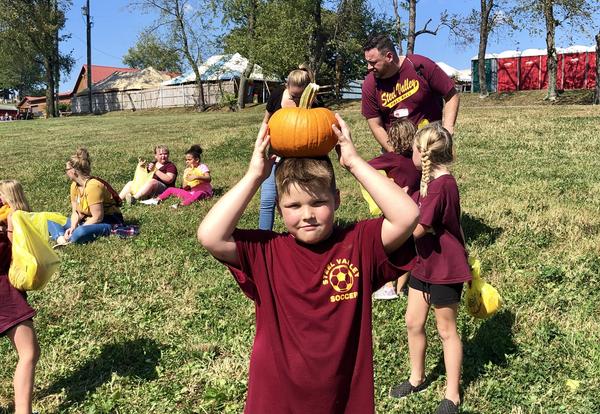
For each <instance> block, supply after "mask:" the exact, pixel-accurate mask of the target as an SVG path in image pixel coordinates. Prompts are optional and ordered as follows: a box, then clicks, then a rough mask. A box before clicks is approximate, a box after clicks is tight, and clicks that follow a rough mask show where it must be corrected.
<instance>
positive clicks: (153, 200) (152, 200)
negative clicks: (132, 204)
mask: <svg viewBox="0 0 600 414" xmlns="http://www.w3.org/2000/svg"><path fill="white" fill-rule="evenodd" d="M158 201H159V200H158V198H149V199H148V200H140V203H141V204H146V205H147V206H155V205H157V204H158Z"/></svg>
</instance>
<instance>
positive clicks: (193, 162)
mask: <svg viewBox="0 0 600 414" xmlns="http://www.w3.org/2000/svg"><path fill="white" fill-rule="evenodd" d="M201 156H202V148H201V147H200V145H192V146H191V147H190V149H189V150H187V151H186V153H185V165H186V169H185V170H184V171H183V184H182V186H181V187H182V188H175V187H170V188H167V189H166V190H165V192H164V193H162V194H161V195H159V196H158V197H156V198H153V199H150V200H147V201H142V203H144V204H158V203H159V202H161V201H164V200H166V199H167V198H169V197H171V196H175V197H177V198H179V199H180V200H181V201H182V203H181V205H183V206H189V205H190V204H192V203H193V202H194V201H197V200H202V199H204V198H208V197H212V193H213V191H212V186H211V185H210V181H211V177H210V170H209V169H208V166H207V165H206V164H202V163H201Z"/></svg>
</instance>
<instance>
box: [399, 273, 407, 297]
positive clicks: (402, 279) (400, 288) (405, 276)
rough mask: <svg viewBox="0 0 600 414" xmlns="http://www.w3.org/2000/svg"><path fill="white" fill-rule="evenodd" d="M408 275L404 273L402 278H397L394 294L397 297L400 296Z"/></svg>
mask: <svg viewBox="0 0 600 414" xmlns="http://www.w3.org/2000/svg"><path fill="white" fill-rule="evenodd" d="M409 274H410V273H409V272H406V273H404V274H403V275H402V276H400V277H399V278H398V281H397V282H396V293H397V294H398V295H401V294H402V289H404V286H405V285H406V282H408V275H409Z"/></svg>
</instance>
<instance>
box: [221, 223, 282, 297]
mask: <svg viewBox="0 0 600 414" xmlns="http://www.w3.org/2000/svg"><path fill="white" fill-rule="evenodd" d="M273 234H274V233H273V232H270V231H264V230H241V229H235V231H234V232H233V238H234V240H235V245H236V249H237V253H238V259H239V261H240V267H239V268H238V267H235V266H232V265H230V264H229V263H223V264H224V265H225V266H227V268H228V269H229V271H230V272H231V274H232V275H233V277H234V278H235V281H236V282H237V284H238V285H239V286H240V289H242V292H244V294H245V295H246V296H248V297H249V298H250V299H252V300H254V301H256V300H257V299H258V292H257V290H256V283H255V281H254V277H255V275H254V269H255V268H256V266H255V262H257V261H260V260H261V259H263V258H264V245H265V243H266V242H267V241H268V240H269V239H270V238H271V237H272V235H273Z"/></svg>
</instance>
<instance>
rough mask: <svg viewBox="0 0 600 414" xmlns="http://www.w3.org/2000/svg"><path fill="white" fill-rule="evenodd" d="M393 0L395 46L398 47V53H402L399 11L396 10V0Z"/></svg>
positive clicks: (397, 5)
mask: <svg viewBox="0 0 600 414" xmlns="http://www.w3.org/2000/svg"><path fill="white" fill-rule="evenodd" d="M393 1H394V16H395V17H396V23H395V24H396V32H397V35H398V39H396V48H397V49H398V55H402V25H401V23H400V12H399V11H398V7H399V4H398V0H393Z"/></svg>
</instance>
